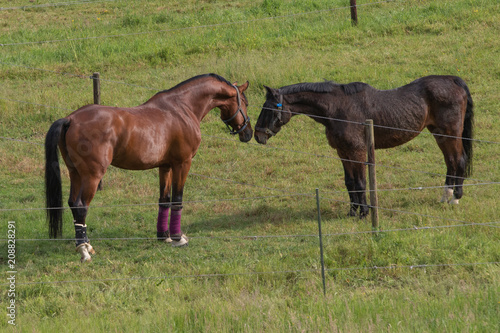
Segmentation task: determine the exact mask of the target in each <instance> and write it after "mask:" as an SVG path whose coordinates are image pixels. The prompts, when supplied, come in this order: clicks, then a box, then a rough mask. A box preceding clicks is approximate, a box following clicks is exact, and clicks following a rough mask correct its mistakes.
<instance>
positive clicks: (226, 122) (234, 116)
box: [221, 86, 250, 135]
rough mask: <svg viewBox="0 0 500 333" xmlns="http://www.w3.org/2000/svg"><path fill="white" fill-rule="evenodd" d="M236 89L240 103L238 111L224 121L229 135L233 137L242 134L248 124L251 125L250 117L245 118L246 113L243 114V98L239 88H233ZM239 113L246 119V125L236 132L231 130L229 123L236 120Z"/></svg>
mask: <svg viewBox="0 0 500 333" xmlns="http://www.w3.org/2000/svg"><path fill="white" fill-rule="evenodd" d="M233 87H234V88H235V89H236V100H237V101H238V109H237V110H236V112H235V113H234V114H233V115H232V117H231V118H229V119H222V118H221V120H222V122H223V123H224V124H226V126H227V129H228V130H229V134H232V135H236V134H239V133H241V132H242V131H244V130H245V128H246V127H247V126H248V124H249V123H250V117H247V116H245V113H243V110H242V109H241V96H240V90H239V89H238V87H237V86H233ZM238 113H241V115H242V116H243V119H245V123H244V124H243V126H242V127H241V128H240V129H239V130H235V129H234V127H233V128H231V126H229V122H230V121H231V120H233V119H234V118H236V116H237V115H238Z"/></svg>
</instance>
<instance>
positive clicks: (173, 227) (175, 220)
mask: <svg viewBox="0 0 500 333" xmlns="http://www.w3.org/2000/svg"><path fill="white" fill-rule="evenodd" d="M181 212H182V210H172V214H170V235H176V234H180V233H181Z"/></svg>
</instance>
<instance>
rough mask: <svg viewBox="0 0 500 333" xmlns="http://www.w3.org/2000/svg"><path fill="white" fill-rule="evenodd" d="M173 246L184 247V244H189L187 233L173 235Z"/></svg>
mask: <svg viewBox="0 0 500 333" xmlns="http://www.w3.org/2000/svg"><path fill="white" fill-rule="evenodd" d="M171 238H172V247H182V246H187V245H188V242H189V240H188V238H187V237H186V235H184V234H182V235H180V236H179V235H172V237H171Z"/></svg>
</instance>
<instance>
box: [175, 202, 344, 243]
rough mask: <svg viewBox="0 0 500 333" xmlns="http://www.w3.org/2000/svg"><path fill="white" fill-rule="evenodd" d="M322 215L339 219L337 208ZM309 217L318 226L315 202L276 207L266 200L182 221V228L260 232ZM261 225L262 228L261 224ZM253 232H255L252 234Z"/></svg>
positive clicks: (192, 231) (194, 231) (187, 230)
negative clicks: (302, 205) (261, 202)
mask: <svg viewBox="0 0 500 333" xmlns="http://www.w3.org/2000/svg"><path fill="white" fill-rule="evenodd" d="M321 215H322V218H323V219H328V220H329V219H338V218H342V217H343V216H339V215H338V213H337V212H336V211H333V210H331V209H329V210H325V211H322V212H321ZM308 221H310V223H312V224H311V225H314V226H315V227H317V223H318V211H317V208H316V207H313V206H312V205H311V206H310V207H306V206H304V207H295V208H294V209H289V208H287V207H273V206H270V205H267V204H260V205H259V206H257V207H252V208H247V209H242V210H241V211H239V212H235V213H220V214H214V215H212V216H210V217H208V218H204V219H201V218H197V219H196V220H194V221H192V222H190V223H189V222H188V223H186V224H183V231H184V232H185V233H187V234H191V235H193V236H195V235H204V234H207V233H208V234H210V233H211V232H216V231H226V230H230V231H233V232H235V233H236V234H238V233H243V232H245V231H247V230H251V231H252V232H258V230H259V229H262V227H264V226H265V229H272V230H277V229H282V228H283V227H286V226H291V225H293V224H298V223H300V224H303V223H307V222H308ZM259 227H261V228H259ZM249 236H254V235H249Z"/></svg>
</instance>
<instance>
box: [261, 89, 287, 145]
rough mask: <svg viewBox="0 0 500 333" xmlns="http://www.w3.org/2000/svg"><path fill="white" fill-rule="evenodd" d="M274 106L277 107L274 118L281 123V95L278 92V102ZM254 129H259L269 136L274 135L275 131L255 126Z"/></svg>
mask: <svg viewBox="0 0 500 333" xmlns="http://www.w3.org/2000/svg"><path fill="white" fill-rule="evenodd" d="M276 107H277V108H278V111H277V115H276V118H277V119H278V121H279V122H280V124H282V123H283V122H282V120H281V119H282V118H281V114H282V113H283V95H281V94H279V103H278V104H276ZM269 110H272V109H269ZM255 130H256V131H259V132H264V133H266V134H268V135H270V136H275V135H276V134H277V133H276V132H274V131H272V130H271V129H269V128H267V127H266V128H263V127H255Z"/></svg>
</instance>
